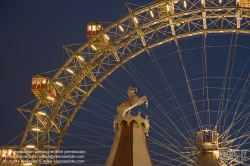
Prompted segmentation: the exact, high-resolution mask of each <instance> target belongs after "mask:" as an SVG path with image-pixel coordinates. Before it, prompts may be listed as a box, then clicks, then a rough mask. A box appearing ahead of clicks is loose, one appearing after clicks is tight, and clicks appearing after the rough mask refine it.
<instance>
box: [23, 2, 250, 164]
mask: <svg viewBox="0 0 250 166" xmlns="http://www.w3.org/2000/svg"><path fill="white" fill-rule="evenodd" d="M127 7H128V14H127V15H126V16H125V17H123V18H121V19H119V20H118V21H116V22H115V23H113V24H111V25H109V26H108V27H106V28H104V29H103V30H101V32H100V33H98V34H97V35H96V36H95V37H92V38H90V39H89V41H88V42H87V43H85V44H82V45H80V46H63V48H64V51H65V52H66V53H67V55H68V56H69V58H68V60H67V61H66V62H65V63H64V65H63V66H62V67H61V68H60V69H59V70H58V71H57V72H56V73H53V77H51V79H50V81H49V84H48V86H47V87H46V90H48V89H49V88H50V87H51V86H53V87H55V89H56V92H57V100H56V101H55V102H54V104H42V101H43V100H44V99H45V98H46V93H43V94H42V96H41V97H40V98H39V99H38V101H37V102H36V104H34V105H33V107H32V108H29V109H27V108H19V111H21V112H23V113H24V112H28V113H30V116H29V119H28V124H27V127H26V130H25V132H24V135H23V137H22V140H21V143H20V145H19V149H21V150H27V145H30V144H32V145H35V148H36V149H39V150H48V149H53V150H59V149H60V147H61V146H62V143H63V139H64V137H65V136H66V135H67V130H68V128H69V127H70V125H71V123H73V119H74V117H75V116H76V113H77V112H78V111H79V110H87V109H86V108H85V107H84V106H83V104H84V103H85V102H86V101H88V100H89V98H90V96H91V95H92V93H93V92H94V90H95V89H98V88H103V89H106V87H107V86H106V85H105V83H104V82H105V81H106V80H107V79H108V78H109V76H110V75H111V74H112V73H113V72H115V71H117V70H119V69H120V68H125V71H127V70H129V69H126V64H129V62H130V60H131V62H132V59H136V58H137V57H139V55H140V54H148V55H149V57H154V52H153V51H152V50H154V49H155V48H161V46H164V47H165V46H166V45H168V46H170V45H172V43H173V42H174V43H175V45H174V46H171V47H175V49H176V51H175V52H173V54H177V55H178V57H179V58H180V61H179V62H178V63H179V65H180V66H181V69H182V72H183V73H182V74H181V75H182V77H183V78H184V79H183V80H182V81H181V82H179V83H175V84H171V81H169V78H167V79H166V78H165V77H164V76H162V77H161V80H163V82H165V84H166V87H165V89H167V91H168V94H170V95H169V97H166V98H165V101H164V102H173V103H172V104H173V106H171V108H168V109H167V110H168V111H166V112H164V113H163V115H164V116H165V117H166V119H165V120H166V121H168V122H169V123H170V124H171V125H172V126H170V127H169V128H166V132H167V137H169V138H168V139H166V140H175V139H173V138H171V137H172V136H171V134H169V133H168V132H170V131H172V130H173V131H175V132H174V134H177V135H179V136H180V137H181V139H179V141H172V142H171V143H170V142H169V143H167V144H164V143H163V142H164V140H165V137H162V138H161V139H159V140H157V138H156V137H155V138H149V139H151V141H152V142H154V143H155V144H156V145H158V146H160V147H164V148H165V149H166V150H167V151H169V153H166V154H165V153H163V152H162V151H161V150H160V152H159V153H161V154H159V153H157V152H155V151H154V150H151V155H152V156H151V157H152V161H153V163H154V165H164V164H165V165H171V164H172V165H175V164H177V163H178V164H177V165H181V164H182V165H193V164H195V163H196V162H197V159H196V157H195V156H196V155H197V151H196V150H195V147H196V141H193V140H195V139H196V131H201V130H204V129H205V127H208V128H209V129H210V130H216V131H218V132H219V133H220V136H221V137H220V140H219V142H221V143H219V146H220V148H224V149H225V148H236V149H239V148H240V147H241V146H243V145H246V146H247V147H246V148H249V141H250V139H249V138H250V135H249V132H250V130H249V127H248V126H249V123H250V120H249V109H248V105H249V102H244V100H245V99H244V97H243V96H248V97H249V91H248V86H249V80H248V76H247V77H244V78H243V77H241V75H239V77H238V78H236V79H235V80H236V82H237V80H238V81H239V82H240V83H239V84H240V85H238V83H237V84H236V85H237V86H236V90H237V88H238V90H237V92H238V93H239V94H241V97H236V98H235V99H232V100H233V102H236V103H237V106H238V107H241V105H242V106H244V108H242V111H238V112H237V114H236V113H235V115H234V116H233V114H232V118H231V119H230V120H232V123H229V124H227V121H226V120H225V119H227V117H231V111H228V110H229V109H228V108H227V107H225V106H228V103H229V102H231V96H232V95H231V96H230V94H231V93H230V92H231V91H230V89H235V87H234V86H233V85H235V84H234V83H233V82H234V81H232V80H234V78H233V77H232V76H231V75H230V72H231V69H230V68H229V67H228V68H226V70H225V75H222V76H221V77H209V74H208V72H207V67H208V65H207V62H206V60H207V57H206V56H208V54H209V51H208V50H209V47H207V46H208V45H207V43H209V39H208V38H209V36H214V34H216V35H218V36H222V37H223V34H226V35H227V37H228V36H229V38H227V37H226V38H227V39H229V40H230V39H231V44H230V45H227V48H229V49H227V50H230V51H229V52H230V54H229V53H228V55H230V56H228V57H229V58H226V60H225V61H224V62H225V63H226V64H228V65H227V66H230V62H233V60H232V59H233V51H231V50H235V49H236V43H237V40H238V38H241V36H243V38H244V40H245V38H247V37H246V36H247V35H248V34H250V23H249V21H250V8H249V5H248V1H241V0H237V1H235V0H229V1H226V2H225V1H222V0H219V1H216V2H215V1H210V0H201V1H200V0H180V1H177V0H174V1H171V0H169V1H167V0H163V1H159V2H155V3H152V4H148V5H145V6H141V7H139V8H136V9H133V6H131V5H129V4H127ZM164 7H166V8H165V9H166V10H165V9H164ZM97 19H98V18H97ZM104 37H106V39H105V40H107V41H108V44H107V46H97V45H98V43H100V38H104ZM196 37H199V38H201V40H199V41H200V43H201V45H199V46H200V47H199V50H201V51H200V54H201V55H202V57H203V59H202V61H201V62H202V66H203V69H202V76H200V77H197V78H194V77H192V76H190V75H189V74H190V73H189V70H188V68H187V66H188V64H187V62H186V61H185V60H184V59H185V57H184V54H185V53H184V51H183V50H185V49H186V50H188V48H185V46H183V43H182V41H184V40H190V41H192V40H191V39H195V38H196ZM211 38H212V37H211ZM248 38H249V37H248ZM213 39H215V38H213ZM218 40H219V39H218ZM229 43H230V42H229ZM246 45H247V44H246ZM182 46H183V47H182ZM77 47H78V48H77ZM212 47H213V48H216V45H214V46H212ZM219 47H223V44H221V45H219ZM246 47H247V46H246ZM246 47H245V48H246ZM76 48H77V49H76ZM98 48H100V49H98ZM242 48H243V47H242ZM191 49H193V48H190V50H191ZM246 49H247V48H246ZM248 51H249V50H248ZM194 52H195V51H194ZM231 54H232V56H231ZM167 55H170V53H169V54H167ZM247 56H248V57H249V55H247ZM155 57H157V56H155ZM162 57H164V56H162ZM230 58H231V59H230ZM151 60H152V61H151V62H152V63H153V64H154V65H156V66H157V65H159V63H158V62H157V60H156V59H154V58H153V59H151ZM243 65H246V69H247V68H249V66H247V64H243ZM231 66H232V65H231ZM163 68H165V67H160V68H158V67H156V69H157V72H158V74H159V73H160V75H161V74H162V73H161V72H162V70H164V69H163ZM130 69H131V71H130V72H129V73H132V74H133V72H135V73H136V72H137V70H136V68H133V66H132V68H130ZM244 69H245V68H244ZM172 70H174V69H172ZM223 71H224V70H223ZM231 74H232V72H231ZM166 80H168V81H166ZM213 80H221V81H222V82H223V85H222V86H221V87H220V88H219V89H220V93H219V94H220V100H219V99H218V100H216V102H218V103H217V105H218V107H219V109H218V110H219V111H218V110H217V111H213V110H212V106H211V107H209V106H210V104H211V103H213V100H212V97H211V96H210V98H211V100H209V97H208V96H209V93H208V92H210V90H214V89H216V87H213V86H212V85H211V84H209V83H208V82H209V81H213ZM227 80H230V81H227ZM199 81H202V82H203V83H202V87H201V89H202V92H203V97H204V96H205V97H204V98H202V99H197V98H196V96H197V94H196V92H198V91H199V86H197V85H196V84H195V83H196V82H199ZM139 82H140V81H139ZM215 82H216V81H215ZM228 82H231V83H232V84H230V83H229V85H228ZM103 84H104V85H103ZM138 84H140V83H138ZM182 84H185V90H184V92H182V93H179V94H178V92H177V91H178V90H176V89H175V88H177V89H179V86H180V85H182ZM208 84H209V85H208ZM227 85H228V86H227ZM230 85H231V86H230ZM141 86H142V87H144V84H141ZM195 86H197V88H193V87H195ZM238 86H240V87H243V88H242V89H240V88H239V87H238ZM117 87H118V86H117ZM209 87H210V88H209ZM144 89H145V87H144ZM46 90H45V91H46ZM145 91H146V92H147V91H148V89H145ZM148 93H149V92H148ZM159 93H160V92H159ZM149 94H151V93H149ZM183 94H185V95H186V94H188V97H189V100H188V102H187V103H182V102H181V101H178V99H177V98H178V96H183ZM210 94H211V93H210ZM151 95H152V94H151ZM147 96H149V95H147ZM151 100H154V97H152V98H151ZM203 100H205V101H203ZM214 101H215V100H214ZM164 102H163V103H164ZM149 103H151V102H150V99H149ZM154 103H155V105H156V107H158V108H159V110H166V108H165V107H167V106H163V104H162V103H160V99H159V101H158V100H156V101H155V102H154ZM200 103H203V108H206V109H204V110H201V109H200V107H199V104H200ZM239 103H240V104H239ZM242 103H243V104H242ZM116 104H118V103H115V104H114V105H115V106H116ZM185 105H191V106H192V109H193V112H192V113H190V114H189V115H187V114H186V113H183V110H182V108H183V109H184V107H185ZM204 105H205V106H204ZM232 107H233V106H232ZM238 107H237V108H238ZM174 110H179V111H180V112H179V113H177V114H178V115H177V117H178V116H179V117H180V118H177V119H174V118H171V114H173V115H174V114H175V113H176V112H178V111H176V112H173V111H174ZM237 110H238V109H237ZM247 111H248V112H247ZM204 114H207V115H204ZM214 114H216V118H215V115H214ZM97 115H100V116H101V114H97ZM109 115H110V114H109ZM154 116H156V115H152V119H154V118H155V117H154ZM204 116H205V117H204ZM156 117H157V116H156ZM189 117H195V122H194V123H195V124H194V125H191V126H189V124H190V123H192V122H190V119H188V118H189ZM112 118H113V117H111V119H112ZM149 118H151V117H150V115H149ZM156 119H157V118H156ZM213 119H214V120H213ZM153 121H154V120H153ZM161 123H165V122H161V120H159V119H158V120H156V121H155V123H151V124H153V125H155V126H158V127H159V125H162V124H161ZM178 123H180V124H181V126H182V127H183V128H184V130H185V131H186V134H184V131H183V130H182V129H180V128H181V127H178ZM239 124H241V125H240V127H239V126H238V125H239ZM235 126H236V128H238V129H239V131H240V132H237V131H235V130H233V131H234V132H233V133H231V132H232V131H231V128H233V127H235ZM159 128H161V127H159ZM35 129H36V130H35ZM168 130H170V131H168ZM153 131H154V130H153ZM154 132H155V133H154V134H157V133H158V134H159V135H161V134H160V132H159V130H158V131H154ZM154 134H153V135H154ZM149 135H150V133H149ZM232 135H234V136H235V137H234V139H231V137H230V136H232ZM166 140H165V141H166ZM176 140H178V139H176ZM235 141H236V143H235V145H234V142H235ZM166 142H168V141H166ZM183 142H185V143H183ZM231 145H232V146H231ZM171 146H174V148H172V147H171ZM190 149H191V150H190ZM170 152H171V153H170ZM27 155H30V154H29V153H28V151H27ZM154 155H156V157H155V158H154ZM157 155H158V157H159V156H160V157H163V158H164V157H165V159H164V160H161V161H160V158H158V157H157ZM175 155H177V157H176V156H175ZM45 158H46V157H45ZM220 163H221V164H223V163H224V164H227V165H228V164H236V165H237V164H239V165H240V164H241V165H244V164H245V163H248V164H249V157H247V158H246V160H245V161H237V160H226V161H223V159H221V160H220Z"/></svg>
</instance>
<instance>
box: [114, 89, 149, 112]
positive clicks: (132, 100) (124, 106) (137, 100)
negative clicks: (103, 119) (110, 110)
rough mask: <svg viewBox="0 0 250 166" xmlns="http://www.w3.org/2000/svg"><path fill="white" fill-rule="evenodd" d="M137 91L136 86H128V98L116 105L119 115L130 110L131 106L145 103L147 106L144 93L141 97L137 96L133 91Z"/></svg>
mask: <svg viewBox="0 0 250 166" xmlns="http://www.w3.org/2000/svg"><path fill="white" fill-rule="evenodd" d="M136 91H137V88H134V87H131V86H129V88H128V91H127V94H128V100H126V101H124V102H122V103H120V104H119V105H118V106H117V112H118V114H119V115H121V116H125V115H126V113H127V112H128V111H129V110H131V109H132V108H134V107H136V106H139V105H142V104H143V103H145V105H146V107H148V99H147V97H146V96H145V95H144V96H142V97H138V96H137V95H136V94H135V92H136Z"/></svg>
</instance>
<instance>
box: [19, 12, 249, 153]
mask: <svg viewBox="0 0 250 166" xmlns="http://www.w3.org/2000/svg"><path fill="white" fill-rule="evenodd" d="M145 8H147V9H148V7H145ZM238 8H239V7H235V8H233V7H230V9H238ZM242 9H247V10H250V9H249V8H242ZM141 10H143V9H141ZM201 10H203V9H201ZM140 12H141V11H140ZM140 12H139V11H138V12H137V13H140ZM137 13H136V12H135V13H133V14H135V15H136V14H137ZM186 13H190V11H187V12H186ZM131 15H132V14H129V15H128V16H126V18H127V17H128V19H129V18H130V16H131ZM249 17H250V16H249ZM124 18H125V17H124ZM124 18H123V19H124ZM162 19H166V18H162ZM120 20H122V19H120ZM120 20H119V21H117V22H116V23H114V24H112V25H110V26H109V27H108V28H105V29H104V30H103V32H102V33H100V34H98V35H97V36H96V37H95V38H94V39H92V40H90V41H89V42H87V43H86V44H84V46H82V47H80V48H79V49H78V50H77V51H76V52H74V53H73V55H72V56H71V57H70V58H69V59H68V60H67V62H66V63H65V64H64V65H63V67H62V68H61V69H60V70H59V71H60V72H62V71H63V70H64V69H65V68H66V66H67V64H68V63H69V62H70V60H71V59H74V58H75V57H76V56H77V55H78V54H79V51H80V50H83V49H84V48H87V47H88V46H90V45H91V43H92V42H93V41H94V40H95V39H96V38H98V37H100V35H102V34H104V33H105V32H107V31H108V30H109V29H111V27H114V26H117V23H118V22H121V21H120ZM135 31H136V29H134V30H133V32H135ZM220 31H221V29H217V30H205V29H203V30H199V31H195V32H189V33H186V34H181V35H176V36H172V37H169V38H166V39H165V40H162V41H157V42H155V43H154V44H151V45H147V46H145V47H142V48H141V49H140V50H139V51H137V52H135V53H134V54H131V55H129V56H128V57H127V58H125V59H122V60H121V61H120V62H118V63H117V64H116V65H115V66H114V67H113V68H112V69H110V70H109V71H108V72H107V73H105V74H104V75H103V76H102V77H101V78H99V79H98V80H97V81H96V82H95V83H94V85H93V86H92V87H91V89H90V90H89V91H88V92H87V95H86V97H83V98H82V99H81V100H80V102H78V103H77V105H76V106H75V108H77V109H75V111H74V112H73V113H72V115H71V116H70V118H69V119H68V121H67V124H66V128H65V129H63V131H62V133H61V135H60V140H59V141H58V146H57V149H59V148H60V146H61V143H62V139H63V137H64V135H65V133H66V131H67V129H68V127H69V126H70V123H71V122H72V119H73V118H74V116H75V114H76V113H77V111H78V109H80V106H81V105H82V103H83V102H84V101H85V100H86V99H87V98H88V97H89V95H91V93H92V92H93V91H94V90H95V88H96V87H98V86H99V85H100V83H101V82H102V81H103V80H105V79H106V78H107V77H108V76H109V75H110V74H112V73H113V72H114V71H115V70H116V69H117V68H119V67H121V66H122V65H123V64H125V63H126V62H128V61H129V60H131V59H133V58H134V57H136V56H137V55H139V54H141V53H142V52H145V51H146V50H148V49H151V48H154V47H157V46H158V45H160V44H164V43H167V42H170V41H174V40H178V39H181V38H185V37H187V38H188V37H190V36H196V35H204V34H210V33H246V34H250V30H246V29H223V32H220ZM131 33H132V32H131ZM126 35H128V34H127V33H126V34H123V37H124V36H126ZM114 43H115V42H114ZM106 49H108V48H106ZM104 52H105V49H104V50H102V51H101V52H99V53H97V57H98V55H101V54H102V53H104ZM91 63H92V59H91V60H90V61H89V64H91ZM59 71H58V73H56V74H55V76H54V77H53V78H52V79H51V80H52V81H51V83H50V84H49V86H51V85H52V83H53V81H54V80H56V79H57V77H58V76H59V75H60V72H59ZM49 86H48V87H49ZM66 97H67V95H66ZM43 98H45V93H44V94H43V96H42V97H41V98H40V99H39V100H38V102H37V105H36V106H35V107H34V108H33V111H32V112H35V110H36V109H37V108H38V107H39V105H40V103H41V101H42V100H43ZM62 102H64V101H63V100H62V101H61V102H58V103H57V104H58V105H60V104H61V103H62ZM53 112H54V111H53ZM55 116H56V114H54V116H53V115H50V118H51V119H52V118H54V117H55ZM44 134H46V132H44ZM41 142H42V141H41ZM21 148H22V147H21Z"/></svg>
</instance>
